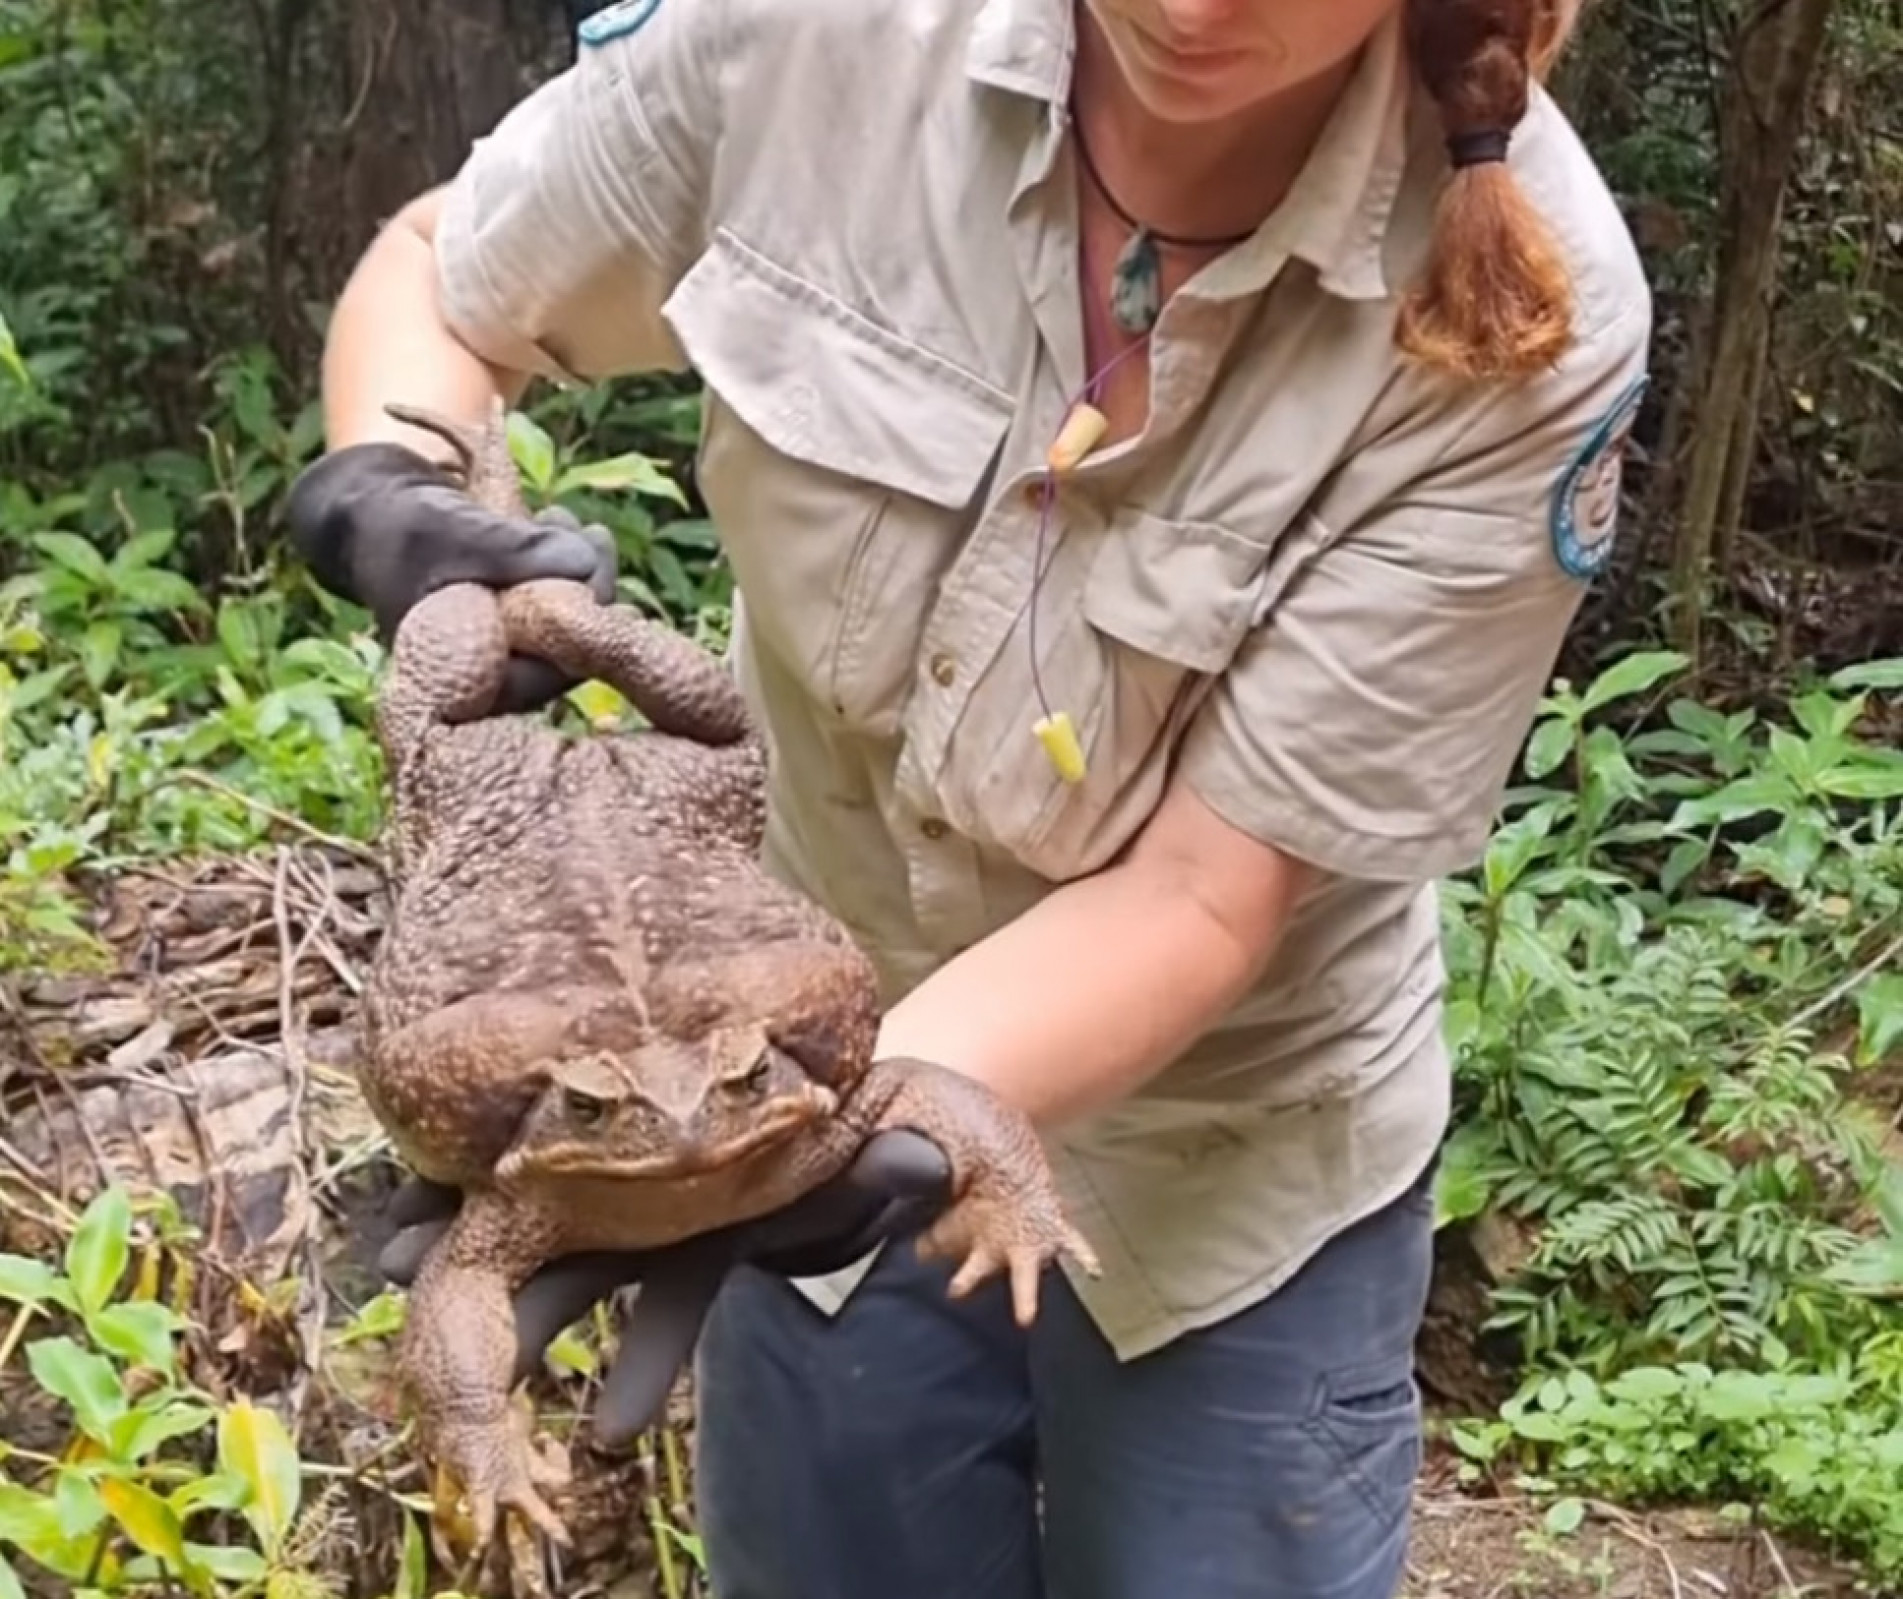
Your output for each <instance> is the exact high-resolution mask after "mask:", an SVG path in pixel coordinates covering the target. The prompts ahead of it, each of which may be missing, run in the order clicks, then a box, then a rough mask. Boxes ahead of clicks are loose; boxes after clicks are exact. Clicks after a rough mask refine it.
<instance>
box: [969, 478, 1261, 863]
mask: <svg viewBox="0 0 1903 1599" xmlns="http://www.w3.org/2000/svg"><path fill="white" fill-rule="evenodd" d="M1094 539H1095V545H1096V547H1095V549H1094V550H1093V551H1092V552H1091V553H1090V555H1089V557H1088V566H1087V567H1086V568H1085V570H1084V571H1083V573H1082V575H1081V577H1080V578H1079V579H1078V580H1077V582H1076V586H1075V588H1074V590H1073V598H1072V601H1071V603H1070V604H1069V605H1068V606H1066V605H1065V604H1064V602H1063V598H1062V596H1061V594H1055V595H1054V594H1053V593H1051V592H1050V590H1049V589H1048V588H1047V589H1046V592H1045V593H1043V594H1042V595H1041V596H1039V598H1038V600H1037V604H1038V605H1039V607H1040V610H1039V618H1038V634H1039V639H1038V642H1039V646H1040V648H1039V676H1040V677H1041V678H1042V681H1043V686H1044V694H1045V698H1046V700H1047V701H1048V702H1049V704H1050V708H1051V710H1052V711H1053V712H1054V713H1055V712H1068V713H1069V715H1070V717H1071V720H1072V722H1073V723H1074V724H1075V726H1076V730H1077V734H1078V738H1079V741H1080V742H1081V744H1082V745H1083V748H1084V753H1085V757H1086V762H1087V768H1086V773H1085V776H1084V778H1083V780H1082V781H1081V782H1079V783H1074V784H1073V783H1065V782H1063V781H1062V780H1061V779H1060V778H1059V777H1058V776H1057V774H1056V772H1055V770H1054V768H1053V767H1052V766H1051V764H1050V762H1049V760H1048V758H1047V757H1046V756H1045V754H1044V751H1043V749H1042V747H1041V746H1040V745H1039V744H1038V742H1037V741H1036V740H1035V739H1034V738H1032V737H1031V736H1030V735H1029V733H1028V732H1026V731H1019V732H1017V734H1016V736H1014V737H1009V738H1004V739H994V740H993V741H992V749H991V750H990V751H989V752H988V753H989V754H990V756H991V761H990V762H989V763H988V765H989V769H988V772H987V779H986V781H985V782H984V784H983V785H982V786H983V790H984V794H985V808H986V812H987V816H986V820H985V823H984V824H983V826H982V830H983V831H986V832H988V833H990V834H991V835H992V837H993V839H994V841H995V842H996V843H997V844H999V845H1000V846H1002V847H1003V848H1005V849H1007V850H1009V851H1010V852H1011V853H1012V854H1013V855H1014V856H1015V857H1016V858H1017V859H1018V860H1019V861H1021V862H1022V863H1023V864H1024V865H1025V866H1027V867H1029V868H1030V869H1031V870H1033V871H1035V872H1038V873H1039V874H1041V875H1043V876H1045V877H1049V878H1052V879H1058V880H1061V879H1064V878H1068V877H1073V876H1077V875H1080V874H1082V873H1085V872H1090V871H1094V870H1096V869H1097V868H1098V867H1099V866H1101V865H1103V864H1104V863H1105V862H1106V861H1107V860H1108V859H1109V858H1110V857H1111V856H1112V855H1114V854H1115V853H1116V852H1117V851H1118V850H1119V849H1120V848H1121V847H1122V846H1123V845H1124V844H1125V843H1126V842H1127V841H1128V840H1129V838H1130V836H1131V835H1132V834H1133V833H1134V832H1135V831H1136V830H1137V829H1138V828H1139V827H1140V826H1141V825H1142V824H1143V822H1144V821H1145V820H1146V819H1147V818H1148V816H1149V814H1150V812H1151V811H1152V810H1153V809H1154V808H1155V805H1156V802H1157V800H1158V799H1159V798H1160V797H1161V795H1162V792H1163V786H1164V783H1165V781H1166V779H1167V777H1168V770H1169V765H1170V755H1171V751H1172V749H1173V748H1174V746H1175V743H1176V739H1177V737H1178V736H1179V735H1180V733H1181V731H1182V729H1183V727H1184V726H1185V725H1186V724H1187V722H1188V721H1189V719H1190V718H1191V717H1192V716H1193V715H1194V714H1195V711H1196V709H1197V707H1198V706H1199V705H1200V704H1201V702H1202V699H1203V696H1204V694H1205V692H1206V691H1207V688H1208V686H1209V684H1210V683H1211V681H1212V680H1213V679H1214V678H1215V677H1216V676H1218V675H1219V674H1220V673H1221V672H1222V671H1223V670H1224V669H1225V668H1226V667H1227V666H1228V664H1229V662H1230V661H1231V660H1232V659H1233V658H1234V656H1235V654H1236V652H1237V650H1238V649H1239V648H1240V647H1241V645H1242V642H1243V639H1244V638H1245V636H1246V635H1247V634H1248V631H1249V629H1250V627H1251V626H1253V625H1254V623H1255V622H1256V620H1257V618H1258V617H1259V616H1260V615H1261V613H1262V607H1263V606H1264V604H1265V603H1266V595H1267V581H1268V572H1269V564H1270V550H1269V548H1268V547H1267V546H1265V545H1262V544H1258V543H1256V542H1254V541H1252V540H1249V539H1244V538H1241V537H1238V536H1237V535H1236V534H1234V533H1231V532H1230V531H1229V530H1228V529H1226V528H1224V527H1221V526H1219V525H1217V524H1215V523H1211V522H1199V521H1190V520H1184V519H1178V518H1169V517H1162V516H1157V515H1154V514H1152V513H1150V512H1146V511H1141V510H1138V509H1136V508H1134V507H1119V508H1117V509H1116V510H1114V511H1112V512H1111V513H1110V515H1109V517H1108V519H1107V521H1106V523H1105V525H1104V526H1103V528H1102V529H1101V531H1099V532H1098V533H1096V534H1095V535H1094ZM1019 626H1020V634H1019V636H1018V637H1017V638H1015V639H1014V640H1013V641H1012V642H1011V643H1009V644H1007V646H1006V651H1007V659H1011V658H1015V659H1016V660H1017V661H1019V662H1021V663H1022V665H1020V666H1018V667H1016V668H1014V669H1012V670H1009V671H1006V672H1004V673H1000V674H994V678H995V681H996V683H997V685H998V686H997V687H996V688H994V689H993V690H992V691H991V692H993V693H994V694H997V695H998V696H999V697H1000V704H999V706H998V711H999V714H998V715H997V716H996V717H995V718H994V717H991V716H983V717H980V718H978V719H977V721H978V722H979V723H981V724H983V725H984V726H986V727H990V726H993V725H994V724H995V725H1002V723H1003V722H1004V721H1006V720H1007V719H1008V720H1009V721H1011V722H1014V723H1016V724H1018V727H1019V728H1020V729H1021V728H1023V727H1024V726H1025V724H1027V723H1028V722H1029V721H1030V719H1031V717H1032V716H1034V715H1036V714H1037V711H1036V710H1035V707H1036V705H1037V700H1036V693H1035V684H1034V683H1033V682H1032V679H1031V675H1030V668H1029V658H1028V653H1027V641H1026V639H1025V637H1024V636H1023V633H1022V629H1023V628H1024V626H1025V624H1024V623H1022V622H1021V623H1020V624H1019ZM1047 637H1048V638H1049V639H1050V642H1049V644H1048V645H1046V644H1045V642H1044V640H1045V639H1046V638H1047ZM1006 695H1011V696H1017V699H1016V704H1015V705H1014V706H1012V707H1009V708H1007V707H1005V706H1004V705H1003V704H1002V703H1001V702H1002V698H1003V697H1004V696H1006ZM1027 706H1028V707H1033V709H1032V710H1031V711H1029V712H1028V713H1027V711H1026V707H1027ZM974 753H976V752H974Z"/></svg>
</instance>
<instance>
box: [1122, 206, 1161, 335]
mask: <svg viewBox="0 0 1903 1599" xmlns="http://www.w3.org/2000/svg"><path fill="white" fill-rule="evenodd" d="M1110 314H1111V315H1112V316H1114V317H1115V318H1116V319H1117V325H1118V326H1119V327H1120V328H1122V329H1123V330H1124V331H1125V332H1126V333H1148V332H1149V331H1150V329H1151V328H1153V327H1155V326H1156V319H1157V318H1158V317H1159V316H1161V315H1162V314H1163V259H1162V256H1161V255H1160V254H1158V252H1157V248H1156V240H1155V239H1153V238H1151V237H1150V230H1149V229H1148V228H1138V229H1137V230H1136V232H1135V233H1133V234H1131V235H1130V242H1129V243H1128V244H1126V245H1125V246H1124V247H1123V253H1122V254H1121V255H1119V256H1118V257H1117V265H1116V270H1115V272H1114V273H1113V274H1112V275H1111V283H1110Z"/></svg>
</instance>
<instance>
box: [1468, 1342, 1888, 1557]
mask: <svg viewBox="0 0 1903 1599" xmlns="http://www.w3.org/2000/svg"><path fill="white" fill-rule="evenodd" d="M1899 1352H1903V1338H1900V1337H1899V1335H1898V1334H1896V1333H1894V1332H1892V1333H1890V1334H1889V1335H1887V1336H1886V1337H1885V1338H1884V1339H1882V1340H1881V1341H1879V1342H1876V1343H1873V1344H1872V1345H1870V1346H1869V1347H1868V1348H1867V1349H1865V1350H1862V1351H1859V1352H1857V1353H1856V1354H1855V1355H1852V1356H1847V1357H1846V1358H1845V1359H1844V1360H1843V1361H1842V1362H1840V1363H1839V1364H1838V1365H1837V1366H1836V1367H1835V1368H1834V1369H1831V1370H1828V1371H1822V1370H1805V1369H1802V1368H1799V1367H1796V1366H1793V1365H1791V1364H1789V1363H1788V1362H1787V1361H1785V1360H1784V1359H1782V1358H1776V1359H1774V1360H1772V1361H1769V1362H1767V1364H1766V1366H1765V1367H1764V1369H1762V1370H1755V1371H1754V1370H1717V1369H1714V1368H1713V1367H1711V1366H1708V1365H1706V1364H1704V1363H1702V1362H1699V1361H1694V1360H1679V1361H1675V1362H1672V1363H1670V1364H1665V1363H1661V1364H1658V1365H1635V1366H1630V1367H1627V1368H1626V1369H1625V1370H1623V1371H1622V1372H1620V1373H1619V1374H1618V1375H1617V1376H1614V1377H1612V1378H1610V1379H1608V1380H1605V1381H1603V1382H1602V1381H1599V1380H1597V1379H1595V1378H1594V1377H1592V1376H1591V1375H1589V1374H1588V1373H1586V1372H1584V1371H1580V1370H1577V1369H1575V1370H1572V1371H1568V1372H1566V1373H1565V1374H1564V1375H1551V1376H1545V1377H1541V1378H1538V1379H1536V1380H1534V1381H1533V1382H1530V1383H1528V1384H1527V1386H1526V1387H1525V1389H1524V1390H1523V1391H1522V1392H1520V1393H1518V1394H1516V1395H1515V1396H1514V1397H1513V1398H1512V1399H1511V1400H1509V1401H1508V1402H1507V1403H1506V1404H1505V1405H1504V1406H1502V1408H1501V1413H1500V1416H1499V1417H1498V1418H1497V1419H1495V1420H1489V1421H1484V1422H1478V1423H1461V1424H1457V1425H1456V1426H1454V1427H1453V1428H1452V1429H1451V1436H1452V1439H1453V1442H1454V1444H1455V1446H1456V1447H1457V1448H1458V1449H1459V1450H1460V1451H1461V1453H1462V1454H1463V1455H1465V1456H1466V1457H1467V1460H1468V1462H1469V1465H1468V1467H1467V1468H1466V1475H1468V1476H1469V1477H1473V1476H1478V1475H1479V1474H1480V1473H1481V1472H1482V1471H1483V1470H1484V1471H1487V1472H1490V1473H1494V1474H1505V1473H1510V1474H1512V1475H1513V1477H1514V1480H1515V1484H1516V1486H1518V1487H1520V1488H1522V1489H1527V1490H1531V1491H1534V1492H1541V1493H1547V1492H1558V1493H1560V1494H1562V1495H1565V1494H1568V1493H1571V1492H1586V1493H1590V1494H1594V1495H1597V1496H1601V1497H1608V1498H1614V1499H1618V1500H1623V1501H1626V1502H1644V1501H1646V1500H1659V1499H1692V1500H1696V1501H1698V1502H1700V1503H1706V1504H1711V1503H1716V1504H1720V1505H1723V1506H1725V1507H1726V1508H1727V1510H1728V1511H1729V1512H1730V1513H1731V1514H1733V1515H1734V1516H1736V1517H1738V1518H1739V1519H1743V1518H1745V1517H1746V1516H1751V1515H1755V1516H1756V1517H1757V1518H1758V1519H1759V1520H1761V1521H1763V1522H1764V1523H1765V1524H1767V1525H1769V1526H1771V1527H1775V1528H1779V1529H1782V1530H1785V1531H1788V1532H1795V1533H1797V1534H1800V1535H1802V1536H1804V1537H1806V1538H1808V1539H1812V1540H1815V1541H1816V1542H1818V1543H1820V1544H1823V1545H1824V1546H1826V1547H1830V1548H1834V1549H1837V1550H1840V1551H1844V1552H1847V1553H1851V1554H1854V1555H1857V1556H1859V1557H1860V1559H1861V1563H1862V1565H1863V1567H1864V1569H1865V1571H1866V1573H1867V1574H1868V1575H1869V1576H1870V1577H1873V1578H1875V1579H1876V1580H1878V1581H1880V1582H1894V1581H1895V1580H1896V1579H1897V1578H1898V1577H1899V1576H1903V1497H1899V1496H1898V1494H1897V1492H1896V1484H1897V1482H1898V1480H1899V1477H1900V1476H1903V1381H1899V1371H1900V1370H1903V1367H1900V1364H1899ZM1567 1504H1574V1505H1576V1504H1577V1501H1576V1500H1569V1499H1567V1498H1564V1497H1562V1498H1560V1499H1559V1500H1558V1501H1557V1502H1556V1506H1555V1508H1556V1509H1558V1507H1559V1506H1563V1505H1567Z"/></svg>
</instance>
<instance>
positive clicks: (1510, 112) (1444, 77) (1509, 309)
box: [1396, 0, 1579, 378]
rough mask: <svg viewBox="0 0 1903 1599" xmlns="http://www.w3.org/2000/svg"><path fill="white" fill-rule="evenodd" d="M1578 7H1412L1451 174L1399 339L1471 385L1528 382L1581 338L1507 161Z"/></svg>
mask: <svg viewBox="0 0 1903 1599" xmlns="http://www.w3.org/2000/svg"><path fill="white" fill-rule="evenodd" d="M1578 6H1579V0H1407V42H1408V54H1409V56H1410V57H1411V59H1412V60H1413V63H1414V70H1415V71H1416V72H1418V73H1419V74H1420V77H1421V81H1422V82H1423V83H1424V84H1425V85H1426V87H1427V91H1428V93H1429V94H1430V95H1432V96H1433V98H1434V103H1435V104H1436V105H1437V106H1438V107H1439V108H1440V116H1441V126H1442V129H1443V130H1444V132H1445V134H1446V139H1447V150H1448V157H1449V159H1450V160H1451V162H1452V163H1453V172H1452V175H1451V176H1450V177H1449V178H1448V180H1447V185H1446V188H1445V189H1444V190H1443V191H1442V193H1441V196H1440V199H1439V202H1438V205H1437V208H1436V213H1435V218H1434V236H1433V241H1432V245H1431V247H1430V251H1429V255H1428V261H1427V266H1426V269H1425V271H1424V272H1423V273H1422V275H1421V278H1420V281H1419V282H1417V283H1416V284H1415V285H1414V287H1413V288H1412V290H1411V291H1410V292H1409V294H1408V296H1407V298H1406V300H1405V302H1404V303H1403V305H1402V307H1401V318H1400V325H1399V327H1398V328H1397V330H1396V338H1397V339H1398V341H1399V343H1400V345H1401V348H1402V349H1404V350H1406V351H1407V352H1408V353H1409V354H1410V355H1413V356H1416V357H1418V358H1419V359H1421V360H1423V361H1426V362H1428V363H1430V364H1432V365H1434V366H1438V367H1441V368H1443V369H1445V370H1447V371H1451V372H1454V373H1457V374H1459V375H1461V376H1464V377H1476V378H1500V377H1506V378H1513V377H1526V376H1531V375H1532V374H1533V373H1535V372H1538V371H1540V370H1542V369H1543V368H1545V367H1549V366H1551V365H1552V363H1553V362H1554V361H1555V360H1556V359H1557V358H1558V357H1559V355H1560V353H1561V352H1562V351H1563V350H1564V349H1565V348H1566V345H1567V342H1568V340H1569V339H1570V337H1571V335H1572V317H1573V301H1572V289H1571V285H1570V283H1569V282H1568V278H1567V273H1566V269H1565V266H1564V264H1563V263H1562V262H1561V260H1560V254H1559V249H1558V246H1557V245H1556V244H1555V243H1554V242H1553V238H1552V235H1551V233H1549V232H1548V230H1547V227H1546V224H1545V222H1544V221H1543V220H1542V219H1541V217H1540V215H1539V213H1538V212H1537V211H1535V210H1534V209H1533V207H1532V205H1531V204H1530V203H1529V202H1528V200H1527V198H1526V196H1525V195H1524V194H1523V193H1522V192H1521V190H1520V186H1519V184H1518V183H1517V182H1516V181H1515V180H1514V177H1513V173H1512V171H1511V169H1510V168H1509V167H1508V165H1507V161H1506V153H1507V144H1508V140H1509V139H1510V137H1511V135H1512V132H1513V129H1514V128H1515V127H1516V126H1517V125H1518V124H1519V121H1520V119H1521V117H1523V116H1524V115H1525V114H1526V105H1527V96H1528V85H1529V83H1530V82H1532V81H1536V80H1539V79H1543V78H1544V77H1545V76H1546V74H1547V72H1548V71H1549V70H1550V69H1551V67H1552V64H1553V62H1554V60H1555V59H1556V58H1557V56H1558V55H1559V52H1560V50H1561V48H1562V47H1563V46H1564V44H1565V42H1566V39H1567V37H1568V36H1569V35H1570V33H1571V32H1572V27H1573V23H1574V21H1575V20H1576V18H1577V15H1578Z"/></svg>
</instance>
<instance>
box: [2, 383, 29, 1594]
mask: <svg viewBox="0 0 1903 1599" xmlns="http://www.w3.org/2000/svg"><path fill="white" fill-rule="evenodd" d="M0 353H4V352H0ZM0 1599H26V1589H24V1588H22V1587H21V1586H20V1579H19V1578H18V1577H16V1576H14V1574H13V1562H12V1561H11V1560H0Z"/></svg>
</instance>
